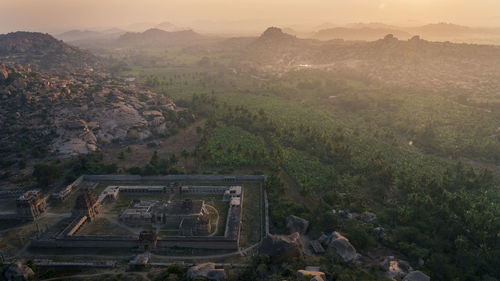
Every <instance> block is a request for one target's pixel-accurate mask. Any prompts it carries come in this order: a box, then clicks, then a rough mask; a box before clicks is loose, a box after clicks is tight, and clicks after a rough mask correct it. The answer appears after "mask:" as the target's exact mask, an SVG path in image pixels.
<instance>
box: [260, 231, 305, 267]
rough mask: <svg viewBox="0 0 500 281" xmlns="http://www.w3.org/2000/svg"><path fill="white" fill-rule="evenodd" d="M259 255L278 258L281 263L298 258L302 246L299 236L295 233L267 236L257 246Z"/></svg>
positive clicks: (301, 252) (300, 254) (301, 251)
mask: <svg viewBox="0 0 500 281" xmlns="http://www.w3.org/2000/svg"><path fill="white" fill-rule="evenodd" d="M259 253H260V254H264V255H268V256H270V257H272V258H278V259H280V260H282V261H287V260H291V259H293V258H296V257H300V256H302V254H303V246H302V242H301V241H300V234H299V233H298V232H295V233H293V234H290V235H288V236H286V235H272V234H269V235H267V236H266V237H265V238H264V239H263V240H262V243H261V244H260V246H259Z"/></svg>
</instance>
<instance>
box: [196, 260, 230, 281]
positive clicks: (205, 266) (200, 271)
mask: <svg viewBox="0 0 500 281" xmlns="http://www.w3.org/2000/svg"><path fill="white" fill-rule="evenodd" d="M187 276H188V278H189V279H195V278H199V277H202V278H206V279H208V280H217V281H220V280H225V279H226V275H225V273H224V269H216V268H215V264H214V263H202V264H199V265H195V266H193V267H190V268H189V269H188V272H187Z"/></svg>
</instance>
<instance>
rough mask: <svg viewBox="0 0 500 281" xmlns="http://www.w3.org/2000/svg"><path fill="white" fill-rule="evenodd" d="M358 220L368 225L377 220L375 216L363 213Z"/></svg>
mask: <svg viewBox="0 0 500 281" xmlns="http://www.w3.org/2000/svg"><path fill="white" fill-rule="evenodd" d="M360 218H361V220H362V221H363V222H365V223H370V222H373V221H375V220H376V219H377V215H376V214H374V213H371V212H363V213H362V214H361V217H360Z"/></svg>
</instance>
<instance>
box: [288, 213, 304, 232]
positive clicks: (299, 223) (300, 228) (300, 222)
mask: <svg viewBox="0 0 500 281" xmlns="http://www.w3.org/2000/svg"><path fill="white" fill-rule="evenodd" d="M286 227H287V228H288V230H289V231H290V233H295V232H298V233H300V234H305V233H306V231H307V228H308V227H309V221H307V220H305V219H303V218H300V217H297V216H294V215H290V216H288V217H287V218H286Z"/></svg>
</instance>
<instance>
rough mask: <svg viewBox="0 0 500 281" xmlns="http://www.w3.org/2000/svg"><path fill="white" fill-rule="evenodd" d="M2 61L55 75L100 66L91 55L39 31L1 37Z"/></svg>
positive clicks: (0, 58) (14, 33) (0, 59)
mask: <svg viewBox="0 0 500 281" xmlns="http://www.w3.org/2000/svg"><path fill="white" fill-rule="evenodd" d="M0 61H2V62H4V63H18V64H22V65H28V64H30V65H31V68H33V69H35V70H42V71H56V72H68V71H69V72H81V71H88V70H92V69H93V68H95V67H97V66H98V65H99V63H98V59H97V58H96V57H95V56H94V55H92V54H91V53H90V52H87V51H84V50H81V49H79V48H77V47H73V46H70V45H68V44H66V43H64V42H63V41H60V40H57V39H55V38H54V37H52V36H51V35H49V34H42V33H36V32H13V33H9V34H3V35H0Z"/></svg>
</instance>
